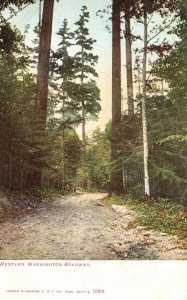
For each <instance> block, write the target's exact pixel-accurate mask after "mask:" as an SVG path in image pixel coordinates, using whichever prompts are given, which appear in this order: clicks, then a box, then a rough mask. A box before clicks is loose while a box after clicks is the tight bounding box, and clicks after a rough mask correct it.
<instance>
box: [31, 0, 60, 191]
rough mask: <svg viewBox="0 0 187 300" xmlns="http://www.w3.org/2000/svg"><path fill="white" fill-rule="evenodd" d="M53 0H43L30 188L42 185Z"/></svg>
mask: <svg viewBox="0 0 187 300" xmlns="http://www.w3.org/2000/svg"><path fill="white" fill-rule="evenodd" d="M53 7H54V0H50V1H49V0H44V6H43V17H42V28H41V33H40V45H39V60H38V75H37V100H36V106H35V111H36V120H35V122H36V129H35V132H36V133H35V141H34V143H35V147H36V150H35V151H34V153H33V156H32V158H31V165H32V166H31V168H32V167H33V168H32V170H31V174H29V178H28V181H29V182H28V185H29V187H31V188H41V187H42V168H43V161H44V157H45V151H44V146H45V129H46V119H47V100H48V77H49V58H50V46H51V34H52V19H53Z"/></svg>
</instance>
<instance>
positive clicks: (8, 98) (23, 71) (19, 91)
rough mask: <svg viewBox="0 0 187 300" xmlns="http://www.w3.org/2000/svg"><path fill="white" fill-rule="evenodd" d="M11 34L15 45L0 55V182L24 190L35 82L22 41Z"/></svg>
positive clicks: (30, 141)
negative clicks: (29, 69) (0, 129)
mask: <svg viewBox="0 0 187 300" xmlns="http://www.w3.org/2000/svg"><path fill="white" fill-rule="evenodd" d="M9 29H10V28H9ZM11 30H12V32H13V34H12V38H13V37H14V41H12V40H11V41H10V40H7V41H6V46H5V47H3V48H2V51H1V53H0V82H1V83H0V126H1V128H3V130H2V131H1V134H0V141H1V147H0V156H1V170H0V181H1V184H2V185H5V186H7V187H9V188H13V187H14V188H15V189H21V190H22V188H23V187H24V186H25V184H26V176H27V174H28V171H29V170H28V169H29V152H30V151H31V148H32V136H33V132H32V126H33V108H34V100H35V99H34V98H35V82H34V78H33V75H31V74H30V73H29V71H28V61H27V55H25V54H26V47H25V45H24V40H23V37H22V36H21V34H20V33H19V32H18V31H17V30H14V29H11ZM2 42H3V40H2ZM9 43H10V45H9V46H8V44H9ZM23 55H24V56H23Z"/></svg>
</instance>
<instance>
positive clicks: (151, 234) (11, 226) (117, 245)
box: [0, 193, 187, 260]
mask: <svg viewBox="0 0 187 300" xmlns="http://www.w3.org/2000/svg"><path fill="white" fill-rule="evenodd" d="M104 196H105V195H104V194H93V193H90V194H80V195H76V196H64V197H61V198H60V199H58V200H55V201H50V202H49V203H43V204H42V205H40V207H38V208H37V209H36V210H35V211H34V212H32V213H31V214H29V215H26V216H20V217H17V218H16V219H9V220H7V221H6V222H4V223H1V224H0V259H77V260H79V259H80V260H90V259H91V260H96V259H97V260H98V259H99V260H116V259H187V249H184V246H182V245H180V243H179V241H178V239H177V238H176V237H174V236H169V235H167V234H163V233H158V232H156V231H153V230H148V229H146V228H144V227H142V226H136V227H135V228H131V226H129V224H131V223H132V222H133V220H135V218H136V213H135V212H133V211H130V210H128V209H127V208H126V207H120V206H112V207H108V206H102V205H100V202H99V200H100V199H101V198H103V197H104Z"/></svg>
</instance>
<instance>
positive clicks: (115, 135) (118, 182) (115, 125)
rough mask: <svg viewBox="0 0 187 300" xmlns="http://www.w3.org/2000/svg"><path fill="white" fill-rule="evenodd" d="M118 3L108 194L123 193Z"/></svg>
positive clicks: (115, 0)
mask: <svg viewBox="0 0 187 300" xmlns="http://www.w3.org/2000/svg"><path fill="white" fill-rule="evenodd" d="M120 25H121V19H120V2H119V1H118V0H113V15H112V140H111V163H112V172H111V178H110V193H115V194H121V193H123V191H124V189H123V167H122V162H120V152H121V136H120V134H119V127H120V124H121V37H120Z"/></svg>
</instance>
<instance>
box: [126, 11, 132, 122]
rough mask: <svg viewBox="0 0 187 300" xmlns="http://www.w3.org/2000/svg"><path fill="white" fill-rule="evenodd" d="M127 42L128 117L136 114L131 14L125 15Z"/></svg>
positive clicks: (127, 12)
mask: <svg viewBox="0 0 187 300" xmlns="http://www.w3.org/2000/svg"><path fill="white" fill-rule="evenodd" d="M125 40H126V74H127V104H128V115H130V116H131V115H133V114H134V99H133V74H132V38H131V20H130V12H129V11H126V15H125Z"/></svg>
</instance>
